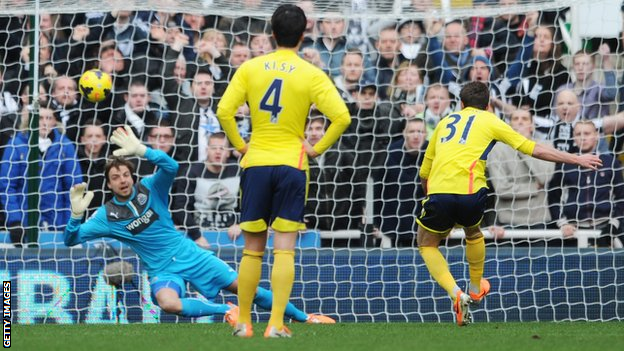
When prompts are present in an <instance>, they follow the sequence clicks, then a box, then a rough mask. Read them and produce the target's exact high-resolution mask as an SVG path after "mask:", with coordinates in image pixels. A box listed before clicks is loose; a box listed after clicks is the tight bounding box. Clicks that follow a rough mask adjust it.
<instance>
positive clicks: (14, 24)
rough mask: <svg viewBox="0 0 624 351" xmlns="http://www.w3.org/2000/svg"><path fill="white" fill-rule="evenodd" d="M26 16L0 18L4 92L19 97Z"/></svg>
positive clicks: (0, 47) (27, 23)
mask: <svg viewBox="0 0 624 351" xmlns="http://www.w3.org/2000/svg"><path fill="white" fill-rule="evenodd" d="M28 28H29V21H28V16H10V15H4V16H0V57H2V58H3V60H2V65H3V67H2V68H3V70H2V73H3V81H4V91H10V92H11V93H12V94H13V95H19V92H20V91H22V87H21V85H22V81H21V80H20V79H18V78H19V77H21V76H22V75H23V73H22V70H23V68H22V65H21V61H20V55H21V52H22V47H23V45H22V44H23V43H25V42H27V41H28V31H29V29H28Z"/></svg>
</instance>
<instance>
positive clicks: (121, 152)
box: [110, 126, 147, 157]
mask: <svg viewBox="0 0 624 351" xmlns="http://www.w3.org/2000/svg"><path fill="white" fill-rule="evenodd" d="M124 129H125V131H124V130H123V129H121V128H117V129H116V130H115V131H114V132H113V136H111V138H110V140H111V142H113V143H114V144H115V145H117V146H119V147H120V148H121V149H118V150H115V151H113V155H115V156H133V155H136V156H140V157H142V156H143V155H145V151H146V150H147V147H146V146H145V145H143V144H142V143H141V141H140V140H139V139H138V138H137V137H136V136H135V135H134V132H133V131H132V128H130V127H129V126H124Z"/></svg>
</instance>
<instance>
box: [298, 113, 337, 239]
mask: <svg viewBox="0 0 624 351" xmlns="http://www.w3.org/2000/svg"><path fill="white" fill-rule="evenodd" d="M326 130H327V120H326V117H325V116H323V115H322V114H321V113H320V112H318V111H316V110H312V111H310V116H309V118H308V120H307V122H306V128H305V137H306V140H307V141H308V142H309V143H310V145H312V146H314V145H316V143H318V142H319V140H321V138H322V137H323V136H324V135H325V131H326ZM328 155H333V156H337V155H338V154H337V153H335V152H334V153H329V154H328V153H327V152H325V153H323V154H321V155H320V156H318V157H315V158H310V159H309V160H308V163H309V165H310V181H309V184H308V199H307V201H306V206H305V216H304V218H305V219H304V221H305V223H306V227H307V228H308V229H325V228H329V227H330V225H329V224H328V223H329V222H330V221H331V217H332V213H331V211H332V209H333V206H331V196H332V195H331V189H329V188H330V186H331V182H328V181H327V180H326V179H323V176H324V175H325V174H326V173H327V171H326V167H332V165H331V164H330V165H327V164H326V161H327V160H328V159H327V156H328ZM329 161H330V162H331V161H335V158H334V159H330V160H329Z"/></svg>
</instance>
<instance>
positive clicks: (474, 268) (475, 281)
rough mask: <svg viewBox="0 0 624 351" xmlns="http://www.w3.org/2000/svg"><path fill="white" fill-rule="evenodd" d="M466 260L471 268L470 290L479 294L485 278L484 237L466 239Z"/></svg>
mask: <svg viewBox="0 0 624 351" xmlns="http://www.w3.org/2000/svg"><path fill="white" fill-rule="evenodd" d="M466 259H467V260H468V266H469V268H470V290H472V291H473V292H475V293H479V291H480V290H481V288H480V286H481V277H483V265H484V264H485V240H484V239H483V236H481V237H479V238H477V239H466ZM475 289H476V291H475Z"/></svg>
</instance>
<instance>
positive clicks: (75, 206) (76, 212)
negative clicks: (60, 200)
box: [69, 183, 93, 219]
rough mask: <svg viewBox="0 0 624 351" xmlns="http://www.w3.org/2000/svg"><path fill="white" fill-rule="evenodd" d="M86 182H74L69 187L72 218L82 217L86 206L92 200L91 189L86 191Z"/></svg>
mask: <svg viewBox="0 0 624 351" xmlns="http://www.w3.org/2000/svg"><path fill="white" fill-rule="evenodd" d="M86 190H87V183H80V184H76V185H74V186H72V187H71V189H69V201H70V202H71V216H72V218H76V219H82V216H83V215H84V213H85V211H86V210H87V207H89V204H90V203H91V200H93V191H86Z"/></svg>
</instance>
